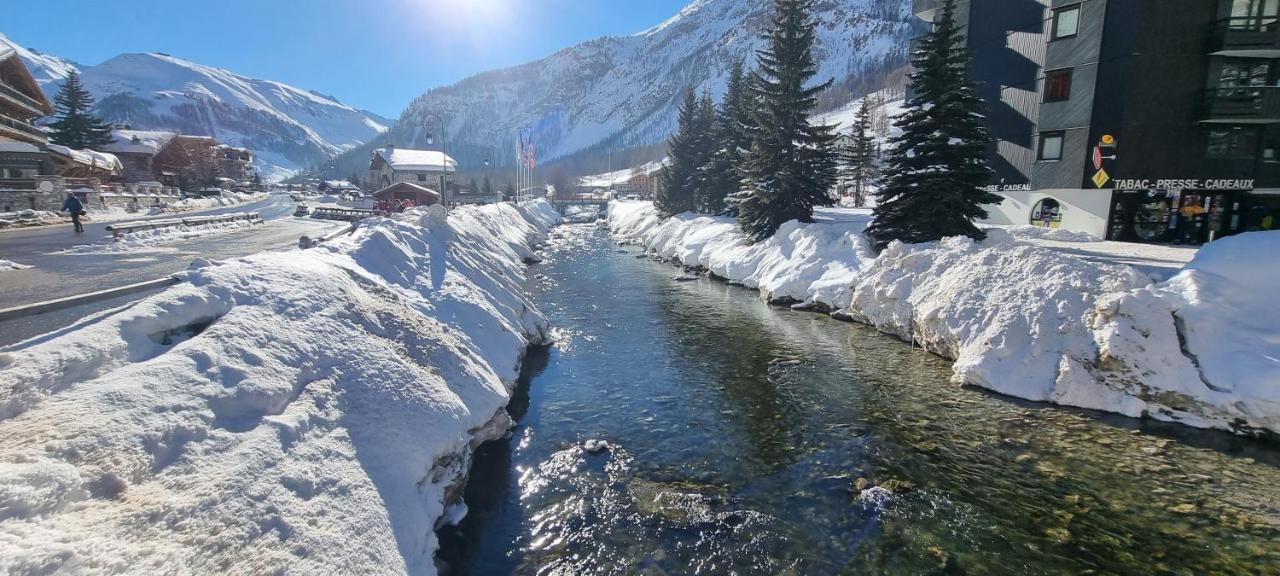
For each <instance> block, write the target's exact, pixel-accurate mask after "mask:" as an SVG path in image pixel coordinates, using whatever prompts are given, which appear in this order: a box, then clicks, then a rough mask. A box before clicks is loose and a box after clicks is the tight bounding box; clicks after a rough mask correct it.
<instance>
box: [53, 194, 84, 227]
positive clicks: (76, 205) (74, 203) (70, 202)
mask: <svg viewBox="0 0 1280 576" xmlns="http://www.w3.org/2000/svg"><path fill="white" fill-rule="evenodd" d="M62 211H68V212H71V223H72V224H75V225H76V232H84V224H81V223H80V217H81V216H84V215H85V211H84V202H81V201H80V198H77V197H76V195H75V194H74V193H72V192H67V201H66V202H63V203H62V210H59V212H62Z"/></svg>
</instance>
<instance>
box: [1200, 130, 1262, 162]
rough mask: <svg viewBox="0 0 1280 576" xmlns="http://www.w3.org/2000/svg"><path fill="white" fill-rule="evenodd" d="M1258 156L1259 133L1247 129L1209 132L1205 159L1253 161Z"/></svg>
mask: <svg viewBox="0 0 1280 576" xmlns="http://www.w3.org/2000/svg"><path fill="white" fill-rule="evenodd" d="M1257 154H1258V132H1257V131H1256V130H1252V129H1246V128H1223V129H1217V130H1210V131H1209V142H1208V146H1207V147H1206V149H1205V157H1207V158H1213V159H1216V160H1253V159H1254V158H1255V157H1256V156H1257Z"/></svg>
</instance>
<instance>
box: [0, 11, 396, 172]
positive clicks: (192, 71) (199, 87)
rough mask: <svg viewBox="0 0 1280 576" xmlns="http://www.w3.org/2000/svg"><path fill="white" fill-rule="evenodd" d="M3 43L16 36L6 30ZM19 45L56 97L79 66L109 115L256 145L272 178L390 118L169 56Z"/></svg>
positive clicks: (366, 134) (382, 126)
mask: <svg viewBox="0 0 1280 576" xmlns="http://www.w3.org/2000/svg"><path fill="white" fill-rule="evenodd" d="M0 42H8V39H6V38H4V37H3V36H0ZM8 43H10V44H12V43H11V42H8ZM15 47H16V48H17V49H18V50H19V51H20V55H21V56H22V58H23V59H24V60H25V61H26V63H27V66H28V67H29V68H31V71H32V73H33V74H34V75H35V76H36V79H37V80H39V81H40V83H41V84H42V86H43V88H44V90H45V92H46V94H48V95H49V97H50V98H52V97H53V94H54V93H55V92H56V91H57V89H58V86H59V84H60V83H61V82H62V79H63V78H65V77H66V75H67V73H68V72H69V71H70V70H72V69H79V71H80V76H81V79H82V80H83V82H84V84H85V86H86V87H87V88H88V89H89V91H90V92H92V93H93V95H94V97H95V98H96V99H97V100H98V110H97V112H98V114H99V115H101V116H102V117H103V118H104V119H105V120H107V121H109V122H114V123H124V124H129V125H130V126H131V127H132V128H134V129H138V130H169V131H178V132H182V133H184V134H195V135H203V136H213V137H215V138H217V139H218V140H219V141H221V142H223V143H225V144H231V145H233V146H241V147H245V148H249V149H250V150H253V151H254V153H255V155H256V156H257V158H258V160H257V163H258V165H259V168H260V169H261V170H262V172H263V175H264V177H267V178H268V179H281V178H285V177H288V176H289V175H291V174H293V173H294V172H296V171H298V170H300V169H302V168H305V167H307V166H309V165H312V164H317V163H322V162H323V161H324V160H325V159H326V158H329V157H331V156H333V155H336V154H340V153H342V152H344V151H346V150H349V149H351V148H355V147H357V146H360V145H361V144H363V143H365V142H368V141H369V140H371V139H373V138H374V137H376V136H377V135H378V134H381V133H382V132H385V131H386V129H387V128H386V125H387V124H388V123H389V122H388V121H387V120H385V119H383V118H380V117H378V116H377V115H375V114H372V113H370V112H366V111H363V110H359V109H356V108H353V107H351V106H348V105H346V104H343V103H341V102H339V101H337V100H336V99H334V98H332V97H329V96H325V95H322V94H318V93H316V92H311V91H308V90H302V89H299V88H295V87H293V86H289V85H287V84H282V83H280V82H273V81H270V80H258V79H254V78H247V77H245V76H241V75H238V74H235V73H234V72H231V71H228V70H224V69H221V68H215V67H212V66H205V65H203V64H198V63H195V62H191V61H188V60H183V59H181V58H175V57H173V56H169V55H167V54H161V53H147V54H122V55H120V56H116V57H115V58H112V59H110V60H107V61H106V62H103V63H101V64H98V65H96V66H80V65H77V64H75V63H73V62H70V61H68V60H65V59H61V58H57V57H53V56H48V55H45V54H40V53H38V52H34V51H32V50H28V49H25V48H22V47H20V46H15Z"/></svg>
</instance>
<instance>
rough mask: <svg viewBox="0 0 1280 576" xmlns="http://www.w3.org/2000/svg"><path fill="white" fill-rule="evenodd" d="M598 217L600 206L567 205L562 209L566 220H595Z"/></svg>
mask: <svg viewBox="0 0 1280 576" xmlns="http://www.w3.org/2000/svg"><path fill="white" fill-rule="evenodd" d="M599 218H600V206H569V207H568V208H566V209H565V211H564V219H565V220H566V221H568V222H595V221H596V220H597V219H599Z"/></svg>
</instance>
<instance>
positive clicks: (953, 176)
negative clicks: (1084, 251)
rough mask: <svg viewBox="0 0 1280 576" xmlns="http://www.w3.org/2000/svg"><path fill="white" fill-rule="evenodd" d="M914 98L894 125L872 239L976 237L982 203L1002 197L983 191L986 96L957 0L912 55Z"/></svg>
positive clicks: (883, 243)
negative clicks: (974, 71) (974, 77)
mask: <svg viewBox="0 0 1280 576" xmlns="http://www.w3.org/2000/svg"><path fill="white" fill-rule="evenodd" d="M911 64H912V67H913V68H914V69H915V70H914V71H913V72H912V73H911V75H910V78H911V95H910V97H908V98H907V101H906V110H905V111H904V112H903V113H902V114H901V115H900V116H898V117H897V119H895V121H894V125H895V126H897V127H898V128H900V129H901V130H902V134H900V135H899V136H896V137H894V138H893V139H892V141H891V144H892V148H891V149H890V151H889V155H888V159H887V160H886V162H885V178H884V181H883V186H882V187H881V190H880V193H879V195H878V197H877V199H878V202H877V205H876V209H875V220H874V221H873V222H872V223H871V225H870V226H868V227H867V231H866V233H867V236H869V237H870V238H871V239H872V240H874V241H875V245H876V247H877V248H878V249H883V248H884V247H886V246H888V245H889V243H890V242H892V241H894V240H901V241H903V242H907V243H918V242H928V241H932V240H938V239H941V238H945V237H947V236H968V237H970V238H974V239H977V240H981V239H983V238H985V237H986V234H985V233H984V232H983V231H982V230H981V229H979V228H978V227H977V226H974V224H973V221H974V220H976V219H979V218H985V217H986V216H987V211H986V210H984V209H983V208H982V205H983V204H993V203H996V202H999V201H1000V196H999V195H996V194H993V193H991V192H988V191H986V190H985V189H984V188H983V187H984V186H986V184H987V183H988V181H989V180H990V178H991V174H992V172H991V169H990V168H989V167H988V166H987V161H986V148H987V145H988V143H989V141H990V136H989V134H988V132H987V129H986V126H985V125H984V123H983V122H984V118H983V115H982V111H983V104H982V100H981V99H980V98H979V97H978V96H977V94H976V92H975V90H974V86H973V83H972V82H971V81H970V80H969V77H968V65H969V54H968V51H967V50H966V49H965V48H964V46H963V44H962V43H961V36H960V30H959V29H958V27H957V26H956V21H955V0H947V2H946V4H945V5H944V7H943V11H942V17H941V19H940V20H939V21H938V23H937V24H936V26H935V27H934V29H933V32H932V33H931V34H929V36H927V37H926V38H925V39H924V41H923V42H922V43H921V45H920V48H919V50H917V52H916V53H915V54H913V55H912V57H911Z"/></svg>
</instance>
